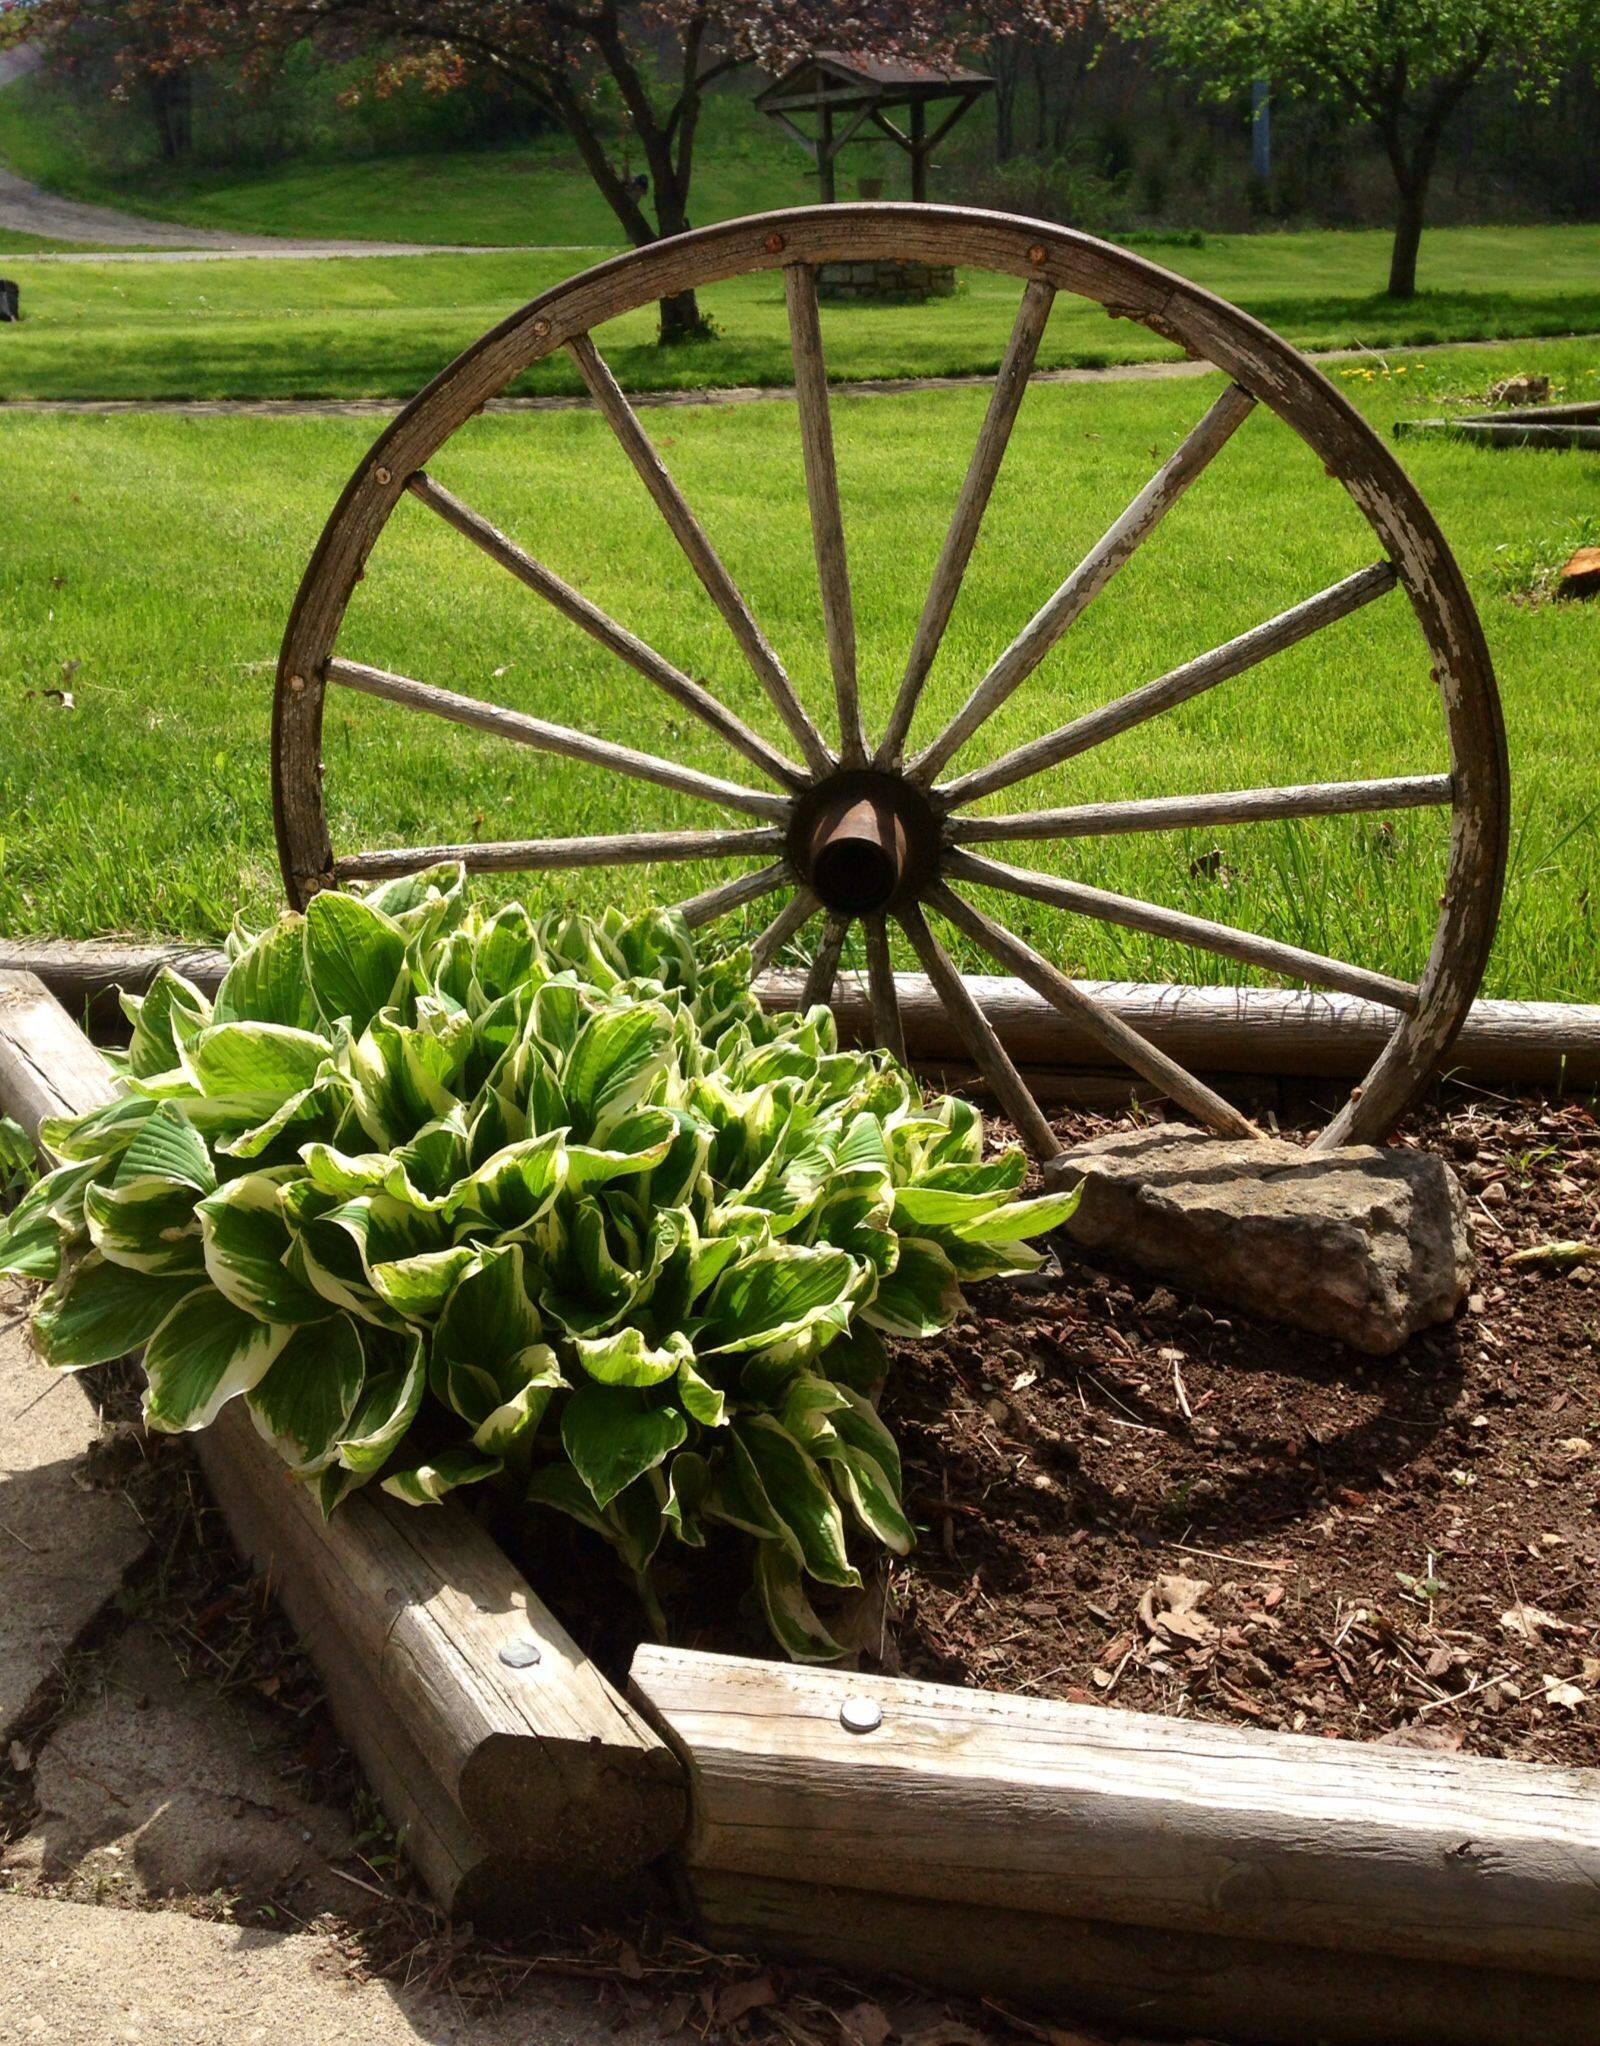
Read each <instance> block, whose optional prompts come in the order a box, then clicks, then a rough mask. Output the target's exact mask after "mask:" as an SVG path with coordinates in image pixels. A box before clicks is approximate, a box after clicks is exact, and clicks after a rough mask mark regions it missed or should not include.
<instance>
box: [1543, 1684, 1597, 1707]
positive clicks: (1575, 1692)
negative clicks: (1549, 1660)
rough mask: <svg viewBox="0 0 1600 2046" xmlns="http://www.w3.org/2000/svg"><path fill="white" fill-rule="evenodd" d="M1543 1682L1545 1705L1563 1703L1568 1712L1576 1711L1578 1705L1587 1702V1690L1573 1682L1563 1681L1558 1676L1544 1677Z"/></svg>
mask: <svg viewBox="0 0 1600 2046" xmlns="http://www.w3.org/2000/svg"><path fill="white" fill-rule="evenodd" d="M1543 1683H1544V1702H1545V1703H1546V1704H1547V1705H1564V1706H1565V1707H1566V1708H1567V1710H1568V1711H1569V1712H1576V1711H1577V1710H1578V1708H1579V1706H1580V1705H1585V1704H1587V1703H1588V1698H1589V1694H1588V1692H1587V1691H1584V1690H1580V1688H1579V1687H1578V1685H1576V1684H1574V1683H1564V1682H1563V1681H1562V1680H1561V1678H1560V1677H1545V1678H1544V1679H1543Z"/></svg>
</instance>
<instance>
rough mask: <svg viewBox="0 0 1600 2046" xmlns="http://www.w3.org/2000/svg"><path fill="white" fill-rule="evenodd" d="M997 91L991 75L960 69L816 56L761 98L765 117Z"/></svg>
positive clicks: (803, 61)
mask: <svg viewBox="0 0 1600 2046" xmlns="http://www.w3.org/2000/svg"><path fill="white" fill-rule="evenodd" d="M993 86H994V80H993V79H992V78H991V77H990V76H989V74H988V73H987V72H986V71H967V70H963V69H962V68H961V67H960V66H959V65H953V66H951V67H950V68H948V69H943V68H940V67H939V66H937V65H933V64H913V63H907V62H905V61H904V60H902V59H899V58H891V57H872V56H865V55H846V54H845V53H844V52H842V51H839V50H814V51H813V52H812V53H811V55H810V56H809V57H802V58H801V59H800V60H799V62H798V63H796V64H792V65H790V67H789V69H788V70H787V71H785V72H784V74H783V76H782V77H781V78H777V79H774V81H773V82H772V84H771V85H769V86H767V87H766V88H765V90H764V91H762V92H759V93H758V94H757V95H756V105H757V106H758V107H760V108H761V109H762V111H763V112H764V113H771V112H781V111H782V110H783V109H785V108H787V107H801V108H804V107H815V106H817V105H818V104H819V103H820V104H822V105H825V106H829V107H832V108H834V109H835V110H836V111H837V110H839V109H842V108H847V107H860V106H873V107H908V106H915V105H917V104H918V103H920V102H925V101H928V100H935V99H946V98H948V97H949V96H950V95H951V94H952V93H959V94H961V95H962V96H963V97H964V98H976V97H977V96H978V95H979V94H980V93H985V92H988V91H990V90H992V88H993Z"/></svg>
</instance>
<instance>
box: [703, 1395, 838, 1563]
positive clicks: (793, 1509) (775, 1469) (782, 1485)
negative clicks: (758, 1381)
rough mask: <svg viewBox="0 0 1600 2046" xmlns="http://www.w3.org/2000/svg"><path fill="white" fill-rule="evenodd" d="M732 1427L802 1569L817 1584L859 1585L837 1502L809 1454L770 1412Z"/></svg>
mask: <svg viewBox="0 0 1600 2046" xmlns="http://www.w3.org/2000/svg"><path fill="white" fill-rule="evenodd" d="M733 1431H734V1434H735V1436H736V1437H737V1439H738V1442H739V1445H740V1447H741V1448H742V1449H743V1450H744V1452H745V1454H746V1455H747V1456H748V1457H749V1459H750V1462H751V1463H752V1464H753V1465H754V1466H755V1470H756V1473H757V1475H758V1476H759V1478H760V1480H761V1485H762V1489H763V1490H764V1491H765V1493H766V1496H767V1499H768V1500H769V1501H770V1503H771V1506H772V1509H773V1511H774V1512H775V1513H776V1514H777V1516H778V1518H779V1519H780V1520H781V1521H782V1522H783V1524H784V1526H785V1527H787V1528H788V1529H789V1530H790V1532H791V1533H792V1534H793V1536H794V1538H795V1541H796V1542H797V1543H798V1544H799V1548H800V1556H801V1560H802V1561H803V1562H804V1564H805V1567H806V1570H807V1572H808V1573H809V1574H810V1575H811V1576H812V1577H815V1578H817V1579H818V1581H819V1582H821V1583H823V1584H838V1585H848V1586H852V1587H854V1586H856V1585H859V1584H860V1582H861V1573H860V1572H859V1571H858V1570H857V1569H856V1568H855V1566H854V1565H853V1564H852V1563H851V1561H850V1556H849V1551H848V1548H847V1546H846V1543H845V1533H844V1517H843V1515H842V1514H841V1513H840V1511H839V1502H838V1501H837V1500H836V1499H835V1498H834V1496H833V1492H832V1490H831V1489H830V1487H829V1485H828V1482H827V1480H826V1479H825V1478H824V1477H823V1475H822V1473H821V1471H820V1470H819V1469H818V1468H817V1465H816V1462H815V1460H814V1459H813V1458H812V1457H810V1456H808V1455H807V1454H806V1452H805V1450H803V1449H802V1448H801V1447H800V1445H799V1443H798V1442H796V1441H795V1439H794V1437H793V1436H792V1435H791V1434H790V1433H789V1431H788V1430H787V1429H786V1428H785V1427H783V1426H782V1424H781V1423H780V1422H778V1421H777V1420H775V1419H774V1417H773V1416H772V1415H771V1414H752V1415H750V1416H749V1418H748V1419H745V1420H739V1421H735V1423H734V1424H733Z"/></svg>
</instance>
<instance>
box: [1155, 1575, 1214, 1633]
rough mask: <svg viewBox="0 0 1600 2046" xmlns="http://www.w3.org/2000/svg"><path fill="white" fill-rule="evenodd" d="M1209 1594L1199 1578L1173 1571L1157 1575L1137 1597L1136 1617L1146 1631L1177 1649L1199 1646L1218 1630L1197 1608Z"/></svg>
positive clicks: (1208, 1585)
mask: <svg viewBox="0 0 1600 2046" xmlns="http://www.w3.org/2000/svg"><path fill="white" fill-rule="evenodd" d="M1210 1595H1211V1586H1210V1584H1209V1583H1208V1582H1207V1581H1206V1579H1205V1578H1203V1577H1184V1576H1181V1575H1179V1574H1178V1573H1177V1572H1176V1571H1172V1572H1168V1573H1166V1574H1164V1575H1162V1576H1160V1577H1158V1578H1157V1579H1156V1580H1155V1582H1154V1583H1153V1584H1152V1585H1150V1587H1149V1588H1148V1590H1147V1591H1146V1592H1145V1593H1144V1596H1143V1597H1142V1598H1141V1599H1140V1600H1139V1619H1140V1622H1141V1624H1142V1625H1143V1627H1144V1630H1145V1632H1146V1633H1147V1634H1153V1635H1154V1636H1155V1637H1156V1639H1157V1640H1158V1641H1160V1642H1165V1643H1167V1644H1169V1645H1176V1646H1178V1647H1181V1648H1202V1647H1204V1646H1206V1644H1207V1643H1209V1642H1212V1641H1215V1640H1216V1638H1217V1634H1218V1632H1219V1629H1218V1627H1217V1623H1216V1621H1215V1620H1211V1619H1208V1618H1207V1617H1206V1615H1205V1614H1204V1613H1202V1612H1201V1611H1200V1610H1199V1608H1200V1606H1201V1605H1203V1604H1204V1602H1205V1600H1206V1599H1207V1598H1209V1597H1210Z"/></svg>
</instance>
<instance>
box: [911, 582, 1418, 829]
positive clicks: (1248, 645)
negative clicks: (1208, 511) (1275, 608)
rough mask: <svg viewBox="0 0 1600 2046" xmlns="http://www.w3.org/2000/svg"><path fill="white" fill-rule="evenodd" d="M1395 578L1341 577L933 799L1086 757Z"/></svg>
mask: <svg viewBox="0 0 1600 2046" xmlns="http://www.w3.org/2000/svg"><path fill="white" fill-rule="evenodd" d="M1395 580H1396V578H1395V572H1394V570H1393V569H1392V568H1391V567H1390V565H1389V564H1388V562H1386V561H1378V562H1374V563H1373V565H1372V566H1371V567H1370V568H1363V569H1361V570H1360V571H1359V572H1358V573H1357V574H1355V575H1350V576H1346V577H1345V579H1344V580H1343V582H1337V583H1335V584H1334V585H1333V587H1332V588H1331V589H1326V590H1323V591H1321V592H1320V593H1319V594H1318V595H1317V596H1315V597H1307V598H1306V600H1305V602H1304V603H1301V604H1295V605H1293V606H1291V608H1290V609H1289V610H1287V611H1283V612H1280V613H1279V615H1278V616H1277V617H1276V618H1269V619H1267V620H1266V622H1265V623H1264V624H1262V625H1255V626H1252V627H1251V629H1250V630H1249V631H1248V632H1241V633H1240V634H1239V636H1238V638H1237V639H1230V640H1229V641H1228V642H1227V643H1226V645H1224V646H1219V647H1213V648H1212V649H1211V651H1210V652H1209V653H1205V654H1201V655H1199V656H1198V657H1197V658H1196V659H1195V660H1192V661H1185V662H1184V664H1183V666H1182V667H1181V668H1174V669H1173V670H1172V672H1171V673H1170V674H1168V675H1162V676H1160V677H1159V678H1158V679H1157V680H1156V681H1154V682H1147V683H1145V685H1144V687H1143V688H1142V689H1130V690H1129V691H1128V693H1127V695H1126V696H1119V697H1118V698H1117V700H1116V701H1115V703H1107V704H1102V705H1101V707H1100V708H1099V709H1098V710H1091V711H1087V712H1085V714H1084V715H1083V716H1082V717H1080V718H1074V719H1073V720H1072V721H1071V723H1070V724H1065V725H1062V726H1060V727H1059V728H1058V729H1057V730H1056V731H1054V732H1047V733H1046V734H1045V735H1044V737H1043V738H1041V739H1032V740H1030V741H1029V742H1028V744H1027V745H1025V746H1017V747H1015V748H1014V749H1013V750H1012V751H1011V752H1010V753H1003V754H1002V755H1001V756H1000V758H999V759H998V760H996V761H992V762H991V763H990V765H989V766H987V767H978V768H974V769H973V771H972V772H971V773H970V774H964V775H962V776H961V777H960V778H959V779H958V780H956V781H953V782H947V783H946V784H944V786H943V787H941V789H940V791H939V795H940V798H941V800H942V801H944V802H946V803H949V804H959V803H971V802H975V801H976V800H977V799H978V797H979V796H988V795H992V794H993V793H994V791H995V790H996V789H1003V788H1009V787H1010V785H1011V783H1012V782H1016V781H1026V780H1027V779H1028V777H1029V776H1030V775H1034V774H1042V773H1043V772H1044V770H1045V769H1046V768H1047V767H1056V766H1059V764H1060V763H1061V762H1062V761H1063V760H1070V759H1071V758H1072V756H1073V755H1074V754H1075V753H1086V752H1087V751H1088V750H1089V748H1090V747H1091V746H1103V745H1104V744H1105V742H1106V741H1107V740H1108V739H1114V738H1116V737H1117V735H1118V733H1120V732H1127V731H1131V730H1132V729H1133V727H1134V726H1135V725H1142V724H1143V723H1144V722H1145V721H1146V719H1148V718H1153V717H1159V716H1160V715H1161V713H1162V712H1163V711H1168V710H1172V709H1174V708H1176V706H1177V705H1178V704H1180V703H1187V702H1188V701H1189V699H1190V697H1192V696H1200V695H1202V694H1203V693H1204V692H1205V691H1206V690H1207V689H1215V688H1216V686H1217V684H1218V683H1219V682H1226V681H1228V680H1229V679H1230V677H1232V676H1234V675H1240V674H1243V673H1244V671H1245V669H1246V668H1253V667H1255V666H1256V665H1257V664H1258V663H1259V662H1261V661H1265V660H1268V659H1270V657H1271V656H1272V655H1273V654H1277V653H1282V651H1283V650H1284V648H1285V647H1291V646H1294V645H1295V644H1296V642H1297V641H1299V640H1302V639H1308V638H1309V637H1310V636H1311V634H1312V633H1314V632H1320V631H1321V630H1322V629H1323V627H1324V626H1326V625H1332V624H1333V623H1334V621H1335V620H1336V619H1339V618H1346V617H1348V616H1349V614H1350V613H1351V612H1352V611H1359V610H1360V609H1361V607H1362V605H1363V604H1370V603H1371V602H1372V600H1373V599H1374V598H1375V597H1381V596H1383V595H1384V594H1385V593H1386V592H1387V591H1389V590H1392V589H1393V588H1394V586H1395Z"/></svg>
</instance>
